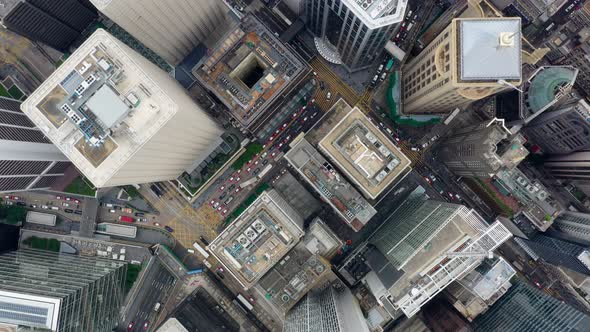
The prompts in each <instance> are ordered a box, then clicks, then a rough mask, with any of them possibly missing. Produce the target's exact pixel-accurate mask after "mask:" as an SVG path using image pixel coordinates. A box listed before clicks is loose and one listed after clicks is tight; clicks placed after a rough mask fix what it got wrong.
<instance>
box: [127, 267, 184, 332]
mask: <svg viewBox="0 0 590 332" xmlns="http://www.w3.org/2000/svg"><path fill="white" fill-rule="evenodd" d="M146 273H147V274H146V275H145V277H144V279H143V282H142V284H141V288H140V289H139V291H138V294H137V296H136V298H137V301H136V302H135V303H133V304H132V305H131V307H130V308H129V310H128V311H127V313H126V317H125V320H124V322H123V324H122V325H121V326H120V331H131V332H138V331H146V330H147V329H150V328H152V327H153V326H152V325H151V323H153V322H154V321H155V318H156V316H157V314H158V313H157V312H156V311H154V308H155V305H156V303H162V304H163V303H165V302H166V301H167V298H168V296H170V292H171V290H172V289H173V288H174V286H175V285H176V279H175V278H174V276H173V275H172V274H171V273H170V272H168V270H167V269H166V268H165V267H164V266H162V264H160V263H159V262H158V260H157V259H156V260H154V262H153V265H151V266H150V268H149V270H148V271H146ZM130 324H132V328H131V329H128V327H129V325H130ZM146 324H147V329H146V328H145V326H146Z"/></svg>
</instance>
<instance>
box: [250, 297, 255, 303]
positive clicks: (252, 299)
mask: <svg viewBox="0 0 590 332" xmlns="http://www.w3.org/2000/svg"><path fill="white" fill-rule="evenodd" d="M248 301H250V302H252V303H256V300H254V298H253V297H252V296H248Z"/></svg>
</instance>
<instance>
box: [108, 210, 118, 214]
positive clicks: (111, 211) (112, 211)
mask: <svg viewBox="0 0 590 332" xmlns="http://www.w3.org/2000/svg"><path fill="white" fill-rule="evenodd" d="M109 212H110V213H115V212H117V211H116V210H115V209H110V210H109Z"/></svg>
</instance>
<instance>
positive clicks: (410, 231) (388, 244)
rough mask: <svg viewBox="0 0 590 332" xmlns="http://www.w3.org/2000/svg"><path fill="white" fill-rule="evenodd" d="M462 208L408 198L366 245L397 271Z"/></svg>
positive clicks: (456, 205)
mask: <svg viewBox="0 0 590 332" xmlns="http://www.w3.org/2000/svg"><path fill="white" fill-rule="evenodd" d="M462 208H465V207H464V206H462V205H458V204H451V203H446V202H438V201H433V200H427V199H426V197H425V196H418V197H411V198H408V199H407V200H405V201H404V202H403V203H402V204H401V205H400V207H399V208H398V209H397V210H395V212H394V213H393V214H392V215H391V216H390V217H389V218H388V219H387V220H386V221H385V223H384V224H383V226H382V227H381V228H380V229H379V231H378V232H377V233H376V234H375V235H373V237H372V238H371V239H370V240H369V242H370V243H372V244H373V245H375V246H376V247H377V248H378V249H379V251H381V252H382V253H383V254H384V255H385V256H386V257H387V259H388V260H389V261H390V262H391V263H392V264H393V265H394V266H395V267H396V268H398V269H399V268H401V267H402V266H403V265H404V264H405V263H406V262H407V261H408V260H409V259H411V258H412V257H413V256H414V255H415V254H416V253H417V252H418V251H420V250H421V249H422V248H423V247H424V246H425V245H426V243H427V242H428V241H429V239H430V238H432V237H433V236H434V235H436V234H437V233H438V232H439V231H440V230H441V229H442V228H443V227H444V226H445V225H447V224H448V223H449V222H450V220H451V219H452V218H453V217H454V216H455V215H456V214H457V213H458V212H459V210H460V209H462Z"/></svg>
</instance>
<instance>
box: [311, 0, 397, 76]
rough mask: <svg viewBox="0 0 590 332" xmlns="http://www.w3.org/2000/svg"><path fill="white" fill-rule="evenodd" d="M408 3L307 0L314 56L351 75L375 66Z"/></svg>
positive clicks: (394, 1) (379, 0) (390, 0)
mask: <svg viewBox="0 0 590 332" xmlns="http://www.w3.org/2000/svg"><path fill="white" fill-rule="evenodd" d="M407 5H408V0H307V3H306V7H305V9H306V10H305V12H306V16H307V24H308V27H309V29H310V30H311V31H312V32H313V33H314V34H315V35H316V38H315V39H314V41H315V46H316V48H317V49H318V52H319V53H320V54H321V55H322V57H324V58H325V59H326V60H328V61H329V62H331V63H335V64H342V65H344V67H345V68H346V69H347V70H348V71H350V72H352V71H357V70H361V69H363V68H366V67H368V66H371V65H373V64H374V63H375V59H377V58H378V57H379V55H380V54H381V53H382V52H383V50H384V47H385V44H386V43H387V41H388V40H389V39H390V38H391V36H392V35H393V34H394V32H395V30H396V29H397V28H398V26H399V24H398V23H401V22H402V21H403V19H404V16H405V12H406V6H407Z"/></svg>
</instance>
